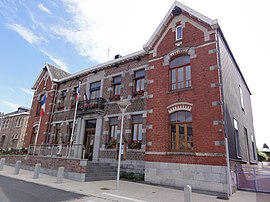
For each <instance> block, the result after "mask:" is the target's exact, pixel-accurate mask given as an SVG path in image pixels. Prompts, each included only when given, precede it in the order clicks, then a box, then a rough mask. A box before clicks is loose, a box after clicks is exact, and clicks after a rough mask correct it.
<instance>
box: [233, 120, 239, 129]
mask: <svg viewBox="0 0 270 202" xmlns="http://www.w3.org/2000/svg"><path fill="white" fill-rule="evenodd" d="M233 126H234V129H236V130H238V123H237V121H236V119H233Z"/></svg>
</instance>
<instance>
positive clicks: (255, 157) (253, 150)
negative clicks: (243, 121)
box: [250, 134, 257, 161]
mask: <svg viewBox="0 0 270 202" xmlns="http://www.w3.org/2000/svg"><path fill="white" fill-rule="evenodd" d="M250 137H251V144H252V153H253V160H255V161H256V160H257V152H256V146H255V141H254V136H253V135H252V134H251V135H250Z"/></svg>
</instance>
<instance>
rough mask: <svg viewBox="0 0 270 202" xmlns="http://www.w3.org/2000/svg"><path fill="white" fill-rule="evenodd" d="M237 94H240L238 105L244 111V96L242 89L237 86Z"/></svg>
mask: <svg viewBox="0 0 270 202" xmlns="http://www.w3.org/2000/svg"><path fill="white" fill-rule="evenodd" d="M239 93H240V104H241V108H242V110H243V111H244V109H245V108H244V95H243V89H242V88H241V86H239Z"/></svg>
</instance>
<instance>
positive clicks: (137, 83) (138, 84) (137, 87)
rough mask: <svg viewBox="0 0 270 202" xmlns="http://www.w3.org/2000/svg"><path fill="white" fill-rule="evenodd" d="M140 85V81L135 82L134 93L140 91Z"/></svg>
mask: <svg viewBox="0 0 270 202" xmlns="http://www.w3.org/2000/svg"><path fill="white" fill-rule="evenodd" d="M140 83H141V81H140V79H139V80H136V91H140V89H141V86H140Z"/></svg>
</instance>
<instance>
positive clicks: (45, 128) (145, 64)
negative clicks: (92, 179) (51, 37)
mask: <svg viewBox="0 0 270 202" xmlns="http://www.w3.org/2000/svg"><path fill="white" fill-rule="evenodd" d="M78 83H80V96H79V102H78V108H77V111H76V113H77V115H76V119H75V120H76V121H75V130H74V137H73V136H72V131H73V123H74V119H73V117H74V113H75V109H76V95H77V92H78V90H77V88H78ZM33 89H34V90H35V94H34V97H33V103H32V107H31V114H30V115H31V117H30V120H29V124H28V128H27V136H26V138H25V146H26V147H28V146H29V145H31V144H34V140H35V138H36V136H37V135H38V139H37V143H38V144H43V145H46V144H47V145H52V144H56V145H63V146H64V145H70V141H71V139H72V140H73V146H75V145H76V146H77V152H76V151H75V147H74V148H73V151H72V155H73V156H74V157H78V158H81V157H82V154H83V155H84V157H85V158H87V159H89V161H93V162H100V163H102V162H106V163H110V164H111V165H114V166H116V163H117V151H118V150H117V148H118V146H119V144H118V142H119V135H120V129H121V111H120V110H119V107H118V102H119V101H120V100H129V101H130V102H131V105H130V106H129V107H128V108H127V111H126V113H125V119H124V126H123V129H124V137H123V142H122V144H123V148H124V152H123V159H124V160H123V161H122V165H121V166H122V169H123V170H125V171H127V172H131V171H132V172H137V173H143V174H144V175H145V181H148V182H151V183H156V184H165V185H171V186H179V187H183V186H184V185H186V184H190V185H191V186H192V187H193V188H194V189H203V190H211V191H217V192H223V193H227V192H229V191H231V186H234V179H235V178H234V177H235V174H234V168H235V167H234V166H235V165H241V164H246V163H249V164H252V163H256V162H257V157H256V151H255V144H256V143H255V134H254V128H253V120H252V108H251V100H250V95H251V92H250V89H249V87H248V85H247V83H246V81H245V79H244V77H243V75H242V73H241V71H240V68H239V66H238V64H237V62H236V60H235V58H234V56H233V54H232V51H231V49H230V47H229V45H228V43H227V41H226V39H225V37H224V35H223V33H222V30H221V28H220V26H219V24H218V22H217V20H211V19H209V18H208V17H206V16H204V15H202V14H200V13H198V12H196V11H194V10H192V9H191V8H189V7H187V6H185V5H183V4H181V3H179V2H175V3H174V4H173V5H172V7H171V8H170V10H169V11H168V13H167V14H166V16H165V17H164V19H163V20H162V22H161V23H160V25H159V26H158V28H157V29H156V31H155V32H154V33H153V35H152V36H151V38H150V39H149V40H148V41H147V43H146V44H145V45H144V46H143V49H142V50H140V51H138V52H135V53H131V54H129V55H126V56H123V57H121V56H120V55H117V56H116V57H115V60H112V61H108V62H105V63H102V64H99V65H96V66H94V67H90V68H88V69H86V70H83V71H80V72H77V73H74V74H69V73H67V72H64V71H63V70H61V69H58V68H56V67H54V66H52V65H49V64H47V65H45V67H44V68H43V69H42V72H41V73H40V75H39V77H38V79H37V80H36V83H35V84H34V87H33ZM44 95H46V96H47V101H46V107H45V112H46V113H45V115H44V116H43V117H42V118H41V119H40V117H39V111H40V106H41V100H42V97H43V96H44ZM40 121H41V123H40ZM39 126H40V128H39ZM37 132H38V133H37ZM78 148H79V149H78ZM82 151H83V152H82ZM230 185H231V186H230Z"/></svg>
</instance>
